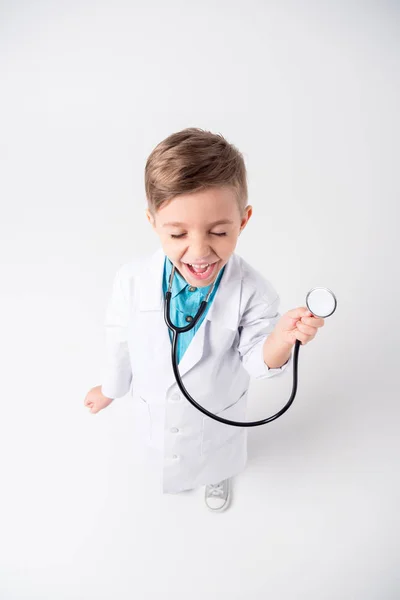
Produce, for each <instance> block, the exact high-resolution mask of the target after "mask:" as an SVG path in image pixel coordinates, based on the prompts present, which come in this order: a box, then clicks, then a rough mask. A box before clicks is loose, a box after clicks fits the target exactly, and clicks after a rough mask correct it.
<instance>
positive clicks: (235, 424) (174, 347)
mask: <svg viewBox="0 0 400 600" xmlns="http://www.w3.org/2000/svg"><path fill="white" fill-rule="evenodd" d="M174 273H175V267H173V268H172V272H171V276H170V279H169V286H168V291H167V292H166V295H165V303H164V319H165V322H166V324H167V326H168V327H169V329H170V330H171V331H172V333H173V336H172V348H171V359H172V369H173V371H174V375H175V379H176V383H177V384H178V387H179V389H180V390H181V392H182V394H183V395H184V396H185V398H186V399H187V400H188V401H189V402H190V404H192V405H193V406H194V407H195V408H197V410H199V411H200V412H202V413H203V414H204V415H206V416H207V417H210V418H211V419H214V420H215V421H219V422H220V423H224V424H225V425H232V426H233V427H258V426H259V425H265V424H266V423H270V422H271V421H274V420H275V419H278V418H279V417H281V416H282V415H283V413H285V412H286V411H287V410H288V408H290V406H291V405H292V402H293V400H294V399H295V396H296V392H297V381H298V359H299V348H300V345H301V342H300V341H299V340H296V343H295V345H294V352H293V386H292V393H291V394H290V398H289V400H288V401H287V403H286V404H285V406H284V407H283V408H281V409H280V410H279V411H278V412H277V413H275V414H274V415H272V416H271V417H267V418H266V419H260V420H259V421H231V420H230V419H224V418H223V417H219V416H218V415H215V414H214V413H212V412H210V411H209V410H207V409H206V408H204V406H201V405H200V404H198V402H196V400H195V399H194V398H192V396H191V395H190V394H189V392H188V391H187V389H186V388H185V386H184V385H183V381H182V378H181V375H180V373H179V369H178V359H177V349H178V338H179V335H180V334H181V333H185V332H186V331H190V330H191V329H193V327H195V325H196V323H197V322H198V320H199V319H200V317H201V315H202V314H203V312H204V310H205V308H206V306H207V302H208V298H209V296H210V294H211V292H212V290H213V289H214V284H213V285H212V287H211V289H210V291H209V292H208V294H207V296H206V299H205V300H202V302H201V304H200V307H199V310H198V311H197V314H196V316H195V317H194V318H193V320H192V321H191V322H190V323H189V325H185V326H184V327H177V326H176V325H174V324H173V323H172V321H171V319H170V307H171V296H172V292H171V288H172V279H173V276H174ZM214 283H215V282H214Z"/></svg>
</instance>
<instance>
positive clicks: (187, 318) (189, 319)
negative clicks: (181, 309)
mask: <svg viewBox="0 0 400 600" xmlns="http://www.w3.org/2000/svg"><path fill="white" fill-rule="evenodd" d="M186 321H187V322H188V323H191V322H192V321H193V317H191V316H190V315H188V316H187V317H186Z"/></svg>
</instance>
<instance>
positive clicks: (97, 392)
mask: <svg viewBox="0 0 400 600" xmlns="http://www.w3.org/2000/svg"><path fill="white" fill-rule="evenodd" d="M113 399H114V398H107V396H104V394H103V393H102V391H101V385H96V387H94V388H92V389H91V390H89V391H88V393H87V394H86V398H85V402H84V405H85V406H88V407H89V408H90V412H91V413H93V414H94V413H97V412H99V410H101V409H102V408H106V406H108V405H109V404H111V402H112V401H113Z"/></svg>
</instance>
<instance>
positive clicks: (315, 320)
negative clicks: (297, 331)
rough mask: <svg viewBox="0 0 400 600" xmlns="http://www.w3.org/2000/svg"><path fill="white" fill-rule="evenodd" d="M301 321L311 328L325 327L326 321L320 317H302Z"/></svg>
mask: <svg viewBox="0 0 400 600" xmlns="http://www.w3.org/2000/svg"><path fill="white" fill-rule="evenodd" d="M301 321H302V323H305V324H306V325H311V327H323V326H324V325H325V320H324V319H321V318H319V317H302V319H301Z"/></svg>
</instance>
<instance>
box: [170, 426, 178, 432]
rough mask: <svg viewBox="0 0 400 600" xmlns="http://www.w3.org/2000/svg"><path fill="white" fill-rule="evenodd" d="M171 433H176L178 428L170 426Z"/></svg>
mask: <svg viewBox="0 0 400 600" xmlns="http://www.w3.org/2000/svg"><path fill="white" fill-rule="evenodd" d="M170 431H171V433H178V431H179V429H178V428H177V427H171V429H170Z"/></svg>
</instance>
